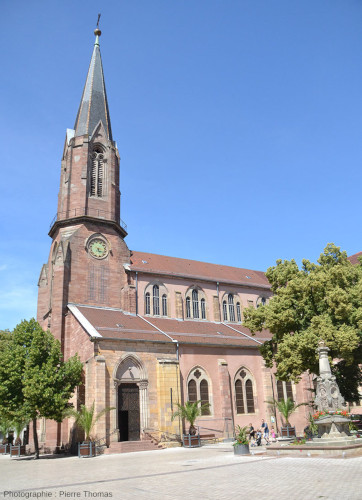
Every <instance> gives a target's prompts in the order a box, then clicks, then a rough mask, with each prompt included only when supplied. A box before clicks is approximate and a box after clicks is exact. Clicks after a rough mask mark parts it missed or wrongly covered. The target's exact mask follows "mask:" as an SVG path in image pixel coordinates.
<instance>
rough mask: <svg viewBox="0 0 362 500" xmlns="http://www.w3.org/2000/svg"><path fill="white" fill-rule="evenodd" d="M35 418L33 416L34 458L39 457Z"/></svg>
mask: <svg viewBox="0 0 362 500" xmlns="http://www.w3.org/2000/svg"><path fill="white" fill-rule="evenodd" d="M36 424H37V422H36V418H33V439H34V448H35V457H34V458H35V459H37V458H39V441H38V432H37V429H36Z"/></svg>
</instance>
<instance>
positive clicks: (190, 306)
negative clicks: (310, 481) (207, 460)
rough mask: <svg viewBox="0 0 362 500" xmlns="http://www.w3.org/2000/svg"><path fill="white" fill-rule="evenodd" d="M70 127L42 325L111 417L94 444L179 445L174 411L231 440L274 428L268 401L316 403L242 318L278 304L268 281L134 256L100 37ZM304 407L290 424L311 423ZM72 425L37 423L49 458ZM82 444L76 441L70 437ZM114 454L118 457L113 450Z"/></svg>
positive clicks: (43, 287) (83, 399)
mask: <svg viewBox="0 0 362 500" xmlns="http://www.w3.org/2000/svg"><path fill="white" fill-rule="evenodd" d="M95 35H96V39H95V44H94V48H93V54H92V58H91V62H90V65H89V70H88V74H87V78H86V82H85V86H84V90H83V95H82V98H81V101H80V105H79V109H78V113H77V116H76V120H75V125H74V129H72V130H70V129H68V130H67V133H66V139H65V144H64V151H63V156H62V160H61V168H60V187H59V196H58V208H57V215H56V217H55V219H54V221H53V222H52V225H51V229H50V231H49V236H50V237H51V240H52V243H51V247H50V252H49V258H48V262H47V263H46V264H44V265H43V267H42V270H41V273H40V278H39V283H38V285H39V296H38V312H37V319H38V321H39V323H40V324H41V325H42V327H43V328H44V329H49V330H50V331H51V332H52V334H53V335H54V336H55V337H56V338H57V339H59V341H60V342H61V346H62V350H63V353H64V356H65V359H67V358H68V357H69V356H72V355H74V354H75V353H78V354H79V356H80V358H81V361H82V362H83V363H84V385H83V386H81V387H80V388H78V389H77V392H76V394H75V396H74V401H73V403H74V405H75V406H76V407H78V408H79V406H80V404H86V405H87V406H90V405H91V404H92V403H93V402H95V406H96V411H97V412H98V411H101V410H103V408H105V407H109V406H111V407H114V408H115V409H113V410H112V411H110V412H109V413H107V414H106V415H105V416H104V417H103V418H102V419H100V420H99V422H98V423H97V427H96V429H95V434H96V436H97V438H98V439H99V440H103V441H104V443H105V444H107V446H109V449H110V450H114V451H117V450H120V448H119V446H120V444H119V443H125V442H129V441H131V442H134V441H147V440H149V439H150V437H151V436H152V437H154V438H156V439H157V440H158V441H160V440H161V441H165V442H172V441H175V440H176V439H177V437H179V436H180V435H181V434H182V432H183V429H182V425H183V424H182V422H181V421H180V420H179V419H175V420H174V421H172V420H171V418H172V414H173V412H174V411H175V410H176V403H185V402H186V401H197V400H201V401H202V403H205V402H208V403H209V404H210V406H209V409H208V410H204V412H203V415H202V416H201V417H199V418H198V420H197V422H196V425H197V426H199V428H200V433H201V434H210V433H212V434H215V436H216V437H217V438H227V437H232V435H233V429H234V427H235V426H236V425H238V424H239V425H248V424H249V423H250V422H252V423H253V425H254V427H259V426H260V425H261V420H262V419H265V420H267V421H268V423H269V426H270V425H275V426H276V424H279V425H280V423H281V422H280V418H279V416H277V422H276V423H275V424H272V422H273V421H274V420H273V419H274V418H275V417H274V415H273V410H272V409H271V408H270V407H269V406H268V405H267V404H266V401H267V400H269V399H272V398H278V399H283V398H284V399H286V398H287V397H288V396H290V397H292V398H293V400H294V401H295V402H297V403H301V402H305V401H309V399H310V397H311V393H310V387H311V386H312V381H311V380H310V379H309V378H308V377H307V376H304V377H303V379H302V381H301V382H300V383H299V384H298V385H295V384H294V383H291V382H287V383H286V382H282V381H278V380H276V379H275V376H274V374H273V371H272V370H270V369H268V368H266V367H265V365H264V361H263V358H262V356H261V354H260V352H259V346H260V345H261V344H262V343H263V342H264V341H265V340H267V339H268V338H270V334H269V333H268V332H267V331H261V332H259V333H257V334H256V335H255V336H253V335H251V334H250V331H249V330H248V329H247V328H245V327H244V326H243V311H244V309H245V308H247V307H258V306H260V305H262V304H265V303H266V302H267V301H268V299H269V298H270V297H271V295H272V293H271V289H270V285H269V283H268V280H267V278H266V277H265V274H264V273H263V272H261V271H253V270H249V269H240V268H234V267H229V266H224V265H216V264H208V263H205V262H196V261H193V260H187V259H181V258H177V257H167V256H163V255H155V254H150V253H147V251H142V252H140V251H132V250H130V249H129V248H128V246H127V243H126V237H127V227H126V225H125V224H124V222H123V221H122V220H121V218H120V207H121V201H120V186H119V169H120V157H119V152H118V149H117V145H116V142H115V141H114V139H113V136H112V129H111V120H110V112H109V108H108V100H107V94H106V89H105V79H104V74H103V67H102V60H101V53H100V46H99V37H100V35H101V32H100V30H99V29H96V30H95ZM308 412H309V409H308V407H306V406H302V407H300V408H298V410H297V411H296V413H295V414H294V415H293V416H292V418H291V422H292V423H293V424H295V425H296V427H297V431H302V430H303V428H304V427H305V425H306V416H307V415H308ZM72 427H73V424H72V421H67V420H65V421H64V422H63V423H62V424H58V423H56V422H53V421H40V422H39V428H38V431H39V440H40V443H41V444H43V445H44V446H45V447H47V448H49V449H55V448H56V447H59V446H61V445H65V444H67V443H69V442H70V440H71V439H72ZM74 439H75V438H74ZM117 446H118V448H117Z"/></svg>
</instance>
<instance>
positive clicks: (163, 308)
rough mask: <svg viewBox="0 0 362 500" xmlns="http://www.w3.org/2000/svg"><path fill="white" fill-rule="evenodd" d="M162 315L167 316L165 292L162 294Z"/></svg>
mask: <svg viewBox="0 0 362 500" xmlns="http://www.w3.org/2000/svg"><path fill="white" fill-rule="evenodd" d="M162 316H167V296H166V294H165V293H164V294H163V295H162Z"/></svg>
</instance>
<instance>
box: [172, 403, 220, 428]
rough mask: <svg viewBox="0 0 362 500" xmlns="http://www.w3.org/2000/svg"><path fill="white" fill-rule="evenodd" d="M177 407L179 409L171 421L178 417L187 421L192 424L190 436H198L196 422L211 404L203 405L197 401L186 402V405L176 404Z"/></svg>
mask: <svg viewBox="0 0 362 500" xmlns="http://www.w3.org/2000/svg"><path fill="white" fill-rule="evenodd" d="M199 405H200V406H199ZM176 406H177V408H178V409H177V410H176V411H175V412H174V413H173V414H172V417H171V420H172V421H173V420H174V419H175V418H177V417H180V418H182V419H185V420H186V421H187V422H188V423H189V424H190V427H189V434H190V435H191V436H194V435H195V434H196V427H195V425H194V424H195V421H196V419H197V417H200V415H201V414H202V412H203V411H204V410H207V409H208V408H209V406H210V403H204V404H202V405H201V401H195V402H194V403H191V401H186V403H185V404H184V405H180V404H179V403H176Z"/></svg>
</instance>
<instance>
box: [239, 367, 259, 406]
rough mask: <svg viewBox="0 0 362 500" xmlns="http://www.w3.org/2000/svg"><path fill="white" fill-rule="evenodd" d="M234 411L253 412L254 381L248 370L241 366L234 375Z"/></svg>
mask: <svg viewBox="0 0 362 500" xmlns="http://www.w3.org/2000/svg"><path fill="white" fill-rule="evenodd" d="M235 403H236V413H238V414H243V413H255V403H254V383H253V377H252V375H251V373H250V372H249V370H247V369H246V368H241V369H240V370H239V371H238V372H237V374H236V377H235Z"/></svg>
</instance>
